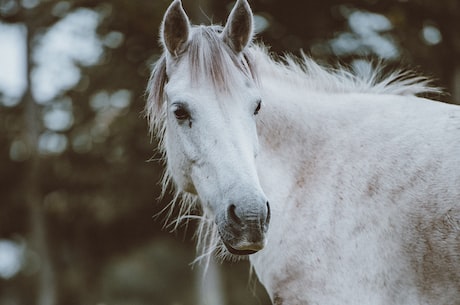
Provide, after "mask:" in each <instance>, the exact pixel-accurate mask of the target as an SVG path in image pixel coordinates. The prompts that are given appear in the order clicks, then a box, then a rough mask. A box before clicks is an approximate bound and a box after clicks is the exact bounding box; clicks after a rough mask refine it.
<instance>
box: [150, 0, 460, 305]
mask: <svg viewBox="0 0 460 305" xmlns="http://www.w3.org/2000/svg"><path fill="white" fill-rule="evenodd" d="M253 23H254V22H253V13H252V11H251V8H250V6H249V4H248V3H247V1H246V0H237V2H236V4H235V6H234V7H233V9H232V11H231V12H230V15H229V17H228V19H227V21H226V23H225V25H224V26H218V25H199V26H197V25H192V24H191V23H190V20H189V18H188V17H187V14H186V13H185V11H184V9H183V7H182V4H181V2H180V0H175V1H173V2H172V3H171V5H170V6H169V8H168V9H167V11H166V12H165V15H164V17H163V22H162V25H161V27H160V43H161V46H162V47H163V54H162V56H161V57H160V58H159V59H158V61H157V62H156V63H155V64H154V66H153V70H152V74H151V77H150V81H149V84H148V88H147V93H148V97H147V104H146V113H147V120H148V121H149V124H150V126H151V131H152V132H153V133H154V134H155V135H156V136H157V137H158V138H159V139H160V141H159V148H160V149H161V151H162V152H163V153H164V159H165V162H166V170H165V176H164V179H163V188H164V189H165V188H167V185H168V184H169V183H170V182H171V184H173V185H174V189H175V191H176V199H177V200H176V201H175V202H176V203H178V204H180V205H181V211H182V212H184V213H187V212H188V211H190V210H191V209H195V208H196V207H200V208H201V210H202V216H201V217H200V216H183V217H178V218H177V222H180V221H182V219H183V218H187V217H199V218H200V226H199V228H198V233H197V234H198V236H199V238H198V245H199V247H200V249H201V251H202V253H203V256H204V257H209V255H211V254H213V253H214V252H215V253H217V255H221V256H223V257H225V258H230V259H232V258H233V259H235V258H239V257H243V258H247V257H248V258H249V261H250V263H251V268H253V269H254V270H255V273H256V275H257V277H258V279H259V280H260V282H261V283H262V285H263V286H264V287H265V289H266V291H267V292H268V295H269V296H270V299H271V301H272V302H273V304H275V305H281V304H283V305H302V304H308V305H312V304H315V305H316V304H321V305H337V304H373V305H374V304H375V305H378V304H382V305H388V304H394V305H422V304H423V305H459V304H460V107H459V106H456V105H450V104H447V103H443V102H440V101H435V100H429V99H427V98H422V97H419V96H420V95H425V94H427V93H436V92H439V89H437V88H435V87H432V86H431V85H430V80H429V79H427V78H424V77H420V76H417V75H415V74H414V73H410V72H406V71H404V70H400V71H395V72H392V73H383V72H382V69H381V68H379V67H378V66H377V67H374V68H361V69H356V70H355V71H353V70H352V69H345V68H336V69H332V68H326V67H323V66H321V65H319V64H317V63H316V62H315V61H314V60H313V59H311V58H309V57H307V56H305V55H302V56H293V55H286V56H284V57H276V56H274V55H272V54H270V52H269V50H268V48H267V47H266V46H264V45H263V44H262V43H260V42H257V43H256V42H254V35H255V34H254V29H253Z"/></svg>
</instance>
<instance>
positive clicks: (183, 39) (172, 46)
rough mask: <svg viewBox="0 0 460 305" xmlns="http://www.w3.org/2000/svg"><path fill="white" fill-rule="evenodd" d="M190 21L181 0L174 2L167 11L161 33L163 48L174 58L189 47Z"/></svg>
mask: <svg viewBox="0 0 460 305" xmlns="http://www.w3.org/2000/svg"><path fill="white" fill-rule="evenodd" d="M189 34H190V21H189V19H188V16H187V14H186V13H185V11H184V9H183V8H182V3H181V1H180V0H174V1H173V3H171V5H170V6H169V7H168V9H167V10H166V13H165V16H164V18H163V23H162V27H161V31H160V35H161V42H162V43H163V46H164V47H165V48H166V49H167V50H168V51H169V53H170V54H171V55H173V56H177V55H178V54H180V53H181V52H182V51H183V50H184V49H185V46H186V45H187V42H188V40H189Z"/></svg>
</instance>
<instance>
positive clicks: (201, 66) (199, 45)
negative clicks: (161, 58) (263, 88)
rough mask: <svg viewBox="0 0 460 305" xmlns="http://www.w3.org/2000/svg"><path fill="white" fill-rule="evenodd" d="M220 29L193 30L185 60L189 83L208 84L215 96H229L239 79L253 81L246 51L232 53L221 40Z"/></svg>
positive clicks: (200, 27)
mask: <svg viewBox="0 0 460 305" xmlns="http://www.w3.org/2000/svg"><path fill="white" fill-rule="evenodd" d="M221 32H222V28H221V27H220V26H197V27H195V28H194V29H193V30H192V35H191V36H192V37H191V40H190V42H189V45H188V50H187V52H186V54H184V55H185V56H188V60H189V62H190V73H191V79H192V82H195V83H197V82H199V81H202V80H204V81H209V82H210V83H212V84H213V87H214V88H215V89H216V90H218V91H219V92H226V93H229V92H231V89H232V86H233V85H235V84H236V83H237V79H240V78H241V73H243V75H244V76H245V77H247V78H254V75H253V72H252V71H250V65H249V64H248V63H247V56H246V55H245V53H246V51H245V50H243V51H242V53H239V54H237V53H235V52H234V51H233V50H232V49H231V48H230V47H229V46H228V45H227V44H226V43H225V42H224V41H223V40H222V38H221Z"/></svg>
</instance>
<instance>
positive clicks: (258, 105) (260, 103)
mask: <svg viewBox="0 0 460 305" xmlns="http://www.w3.org/2000/svg"><path fill="white" fill-rule="evenodd" d="M261 106H262V101H259V102H257V107H256V109H255V110H254V115H257V114H259V111H260V107H261Z"/></svg>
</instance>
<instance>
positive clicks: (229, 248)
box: [222, 241, 258, 256]
mask: <svg viewBox="0 0 460 305" xmlns="http://www.w3.org/2000/svg"><path fill="white" fill-rule="evenodd" d="M222 242H223V243H224V245H225V248H227V251H228V252H230V253H231V254H233V255H240V256H243V255H251V254H254V253H256V252H258V250H251V249H245V250H237V249H235V248H233V247H232V246H230V245H229V244H227V243H226V242H224V241H222Z"/></svg>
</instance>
